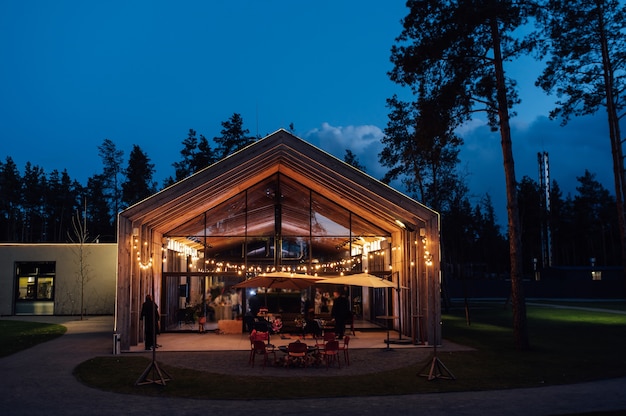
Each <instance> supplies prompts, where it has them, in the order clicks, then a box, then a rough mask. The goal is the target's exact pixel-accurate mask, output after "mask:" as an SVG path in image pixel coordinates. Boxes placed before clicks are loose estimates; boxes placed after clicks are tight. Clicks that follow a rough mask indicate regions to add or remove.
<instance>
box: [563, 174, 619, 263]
mask: <svg viewBox="0 0 626 416" xmlns="http://www.w3.org/2000/svg"><path fill="white" fill-rule="evenodd" d="M576 179H577V180H578V183H579V186H577V187H576V191H578V195H576V196H575V197H574V203H573V209H574V214H573V216H574V222H575V224H577V225H578V226H579V227H582V230H583V232H582V233H580V232H579V233H578V236H580V237H579V238H581V237H582V238H581V240H580V244H581V253H584V258H582V259H580V260H579V261H580V263H579V265H589V259H590V258H594V259H596V260H595V261H594V263H596V264H598V265H600V264H601V265H607V263H608V251H607V250H608V249H609V247H611V246H613V244H611V243H610V242H609V244H607V242H606V235H605V233H606V231H608V230H611V229H613V228H616V216H615V211H614V210H612V209H611V210H610V211H608V209H609V207H611V206H614V205H615V201H614V199H613V197H612V196H611V195H610V193H609V191H608V190H606V189H605V188H604V187H603V186H602V184H601V183H600V182H598V181H597V180H596V179H595V175H594V174H592V173H590V172H589V171H588V170H585V173H584V175H583V176H579V177H577V178H576Z"/></svg>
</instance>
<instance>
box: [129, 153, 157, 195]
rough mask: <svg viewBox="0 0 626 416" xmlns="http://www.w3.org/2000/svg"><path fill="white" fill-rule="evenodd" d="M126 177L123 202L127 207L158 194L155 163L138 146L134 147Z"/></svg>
mask: <svg viewBox="0 0 626 416" xmlns="http://www.w3.org/2000/svg"><path fill="white" fill-rule="evenodd" d="M124 175H125V176H126V179H125V181H124V182H123V183H122V202H123V203H124V204H125V206H126V207H129V206H131V205H132V204H134V203H135V202H138V201H141V200H142V199H145V198H147V197H149V196H150V195H152V194H154V193H155V192H156V182H154V181H153V180H152V177H153V176H154V163H150V158H149V157H148V155H146V154H145V153H144V152H143V150H141V148H140V147H139V146H137V145H136V144H134V145H133V150H131V152H130V155H129V157H128V167H127V168H126V169H125V170H124Z"/></svg>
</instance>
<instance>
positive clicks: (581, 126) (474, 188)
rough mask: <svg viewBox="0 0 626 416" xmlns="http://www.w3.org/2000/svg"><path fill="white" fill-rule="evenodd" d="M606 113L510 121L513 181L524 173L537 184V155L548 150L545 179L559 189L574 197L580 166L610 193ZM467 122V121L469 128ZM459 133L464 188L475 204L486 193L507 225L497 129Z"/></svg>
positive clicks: (478, 125) (479, 126) (477, 126)
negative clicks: (563, 121)
mask: <svg viewBox="0 0 626 416" xmlns="http://www.w3.org/2000/svg"><path fill="white" fill-rule="evenodd" d="M606 124H607V123H606V117H605V116H604V115H603V114H601V113H599V114H596V115H594V116H588V117H579V118H576V119H573V120H572V121H570V122H569V123H568V124H567V125H565V126H561V125H560V123H559V122H558V121H551V120H549V119H548V118H547V117H544V116H539V117H536V118H535V119H534V120H533V121H532V122H529V123H516V122H515V119H513V120H512V122H511V137H512V142H513V159H514V163H515V177H516V180H518V181H519V180H521V179H522V178H523V177H524V176H528V177H529V178H531V179H532V180H534V181H535V182H539V162H538V153H539V152H547V153H548V157H549V167H550V182H551V183H552V181H556V182H557V183H558V184H559V187H560V188H561V191H562V192H563V196H564V197H566V196H567V195H568V194H570V195H572V196H574V195H575V194H576V187H577V186H578V185H579V183H578V180H577V177H580V176H583V174H584V173H585V170H588V171H589V172H591V173H592V174H595V175H596V180H597V181H598V182H600V183H601V184H602V185H603V186H604V187H605V188H606V189H608V190H609V191H610V192H611V193H613V191H612V190H613V164H612V158H611V149H610V144H609V139H608V131H607V126H606ZM471 126H472V125H471V124H470V127H471ZM473 126H474V128H468V127H467V126H466V129H465V130H464V131H463V135H462V136H463V139H464V141H465V144H464V146H463V148H462V149H461V153H460V158H461V164H462V165H463V166H464V167H465V168H466V170H467V171H468V172H469V176H468V178H467V180H468V186H469V188H470V191H471V192H472V194H473V195H474V196H475V202H478V200H479V199H480V198H481V197H482V196H484V195H485V194H486V193H488V194H489V195H490V196H491V198H492V201H493V203H494V207H495V209H496V215H497V218H498V221H499V222H500V223H506V189H505V180H504V166H503V157H502V147H501V143H500V133H499V132H491V131H489V128H488V127H487V126H485V125H484V124H482V123H478V122H476V123H474V124H473Z"/></svg>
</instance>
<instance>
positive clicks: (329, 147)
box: [303, 122, 384, 178]
mask: <svg viewBox="0 0 626 416" xmlns="http://www.w3.org/2000/svg"><path fill="white" fill-rule="evenodd" d="M383 136H384V134H383V131H382V130H381V129H380V128H379V127H377V126H373V125H361V126H332V125H330V124H329V123H326V122H324V123H322V126H321V127H320V128H315V129H312V130H309V131H308V132H306V133H305V134H304V137H303V138H304V139H305V140H307V141H308V142H309V143H311V144H313V145H315V146H317V147H319V148H320V149H322V150H324V151H325V152H328V153H330V154H332V155H333V156H335V157H337V158H339V159H341V160H343V158H344V156H345V154H346V149H349V150H351V151H352V153H354V154H355V155H356V157H357V160H358V161H359V163H360V164H361V165H363V166H365V168H366V172H367V173H368V174H369V175H371V176H374V177H376V178H381V177H382V175H384V170H383V168H382V167H381V166H380V163H379V162H378V154H379V153H380V152H381V151H382V149H383V145H382V142H381V141H382V138H383Z"/></svg>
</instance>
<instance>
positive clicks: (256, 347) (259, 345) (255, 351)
mask: <svg viewBox="0 0 626 416" xmlns="http://www.w3.org/2000/svg"><path fill="white" fill-rule="evenodd" d="M270 354H272V355H274V361H273V362H276V352H275V351H274V349H269V348H267V346H266V345H265V342H263V341H254V342H253V348H252V352H251V356H252V360H251V364H252V367H254V359H255V357H256V356H257V355H262V356H263V367H265V366H266V365H267V359H268V357H269V355H270Z"/></svg>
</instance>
